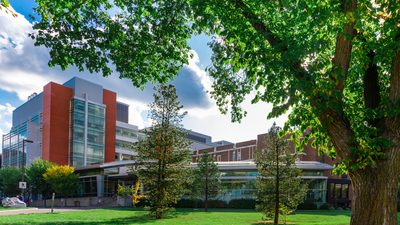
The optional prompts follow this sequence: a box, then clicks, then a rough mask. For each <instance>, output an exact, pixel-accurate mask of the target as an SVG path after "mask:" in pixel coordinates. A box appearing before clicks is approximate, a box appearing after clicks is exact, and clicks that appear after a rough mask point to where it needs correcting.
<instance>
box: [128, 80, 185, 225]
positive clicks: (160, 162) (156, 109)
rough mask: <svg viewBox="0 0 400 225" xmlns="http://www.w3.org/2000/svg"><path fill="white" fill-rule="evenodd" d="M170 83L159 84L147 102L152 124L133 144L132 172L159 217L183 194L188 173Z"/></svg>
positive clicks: (179, 117) (178, 108)
mask: <svg viewBox="0 0 400 225" xmlns="http://www.w3.org/2000/svg"><path fill="white" fill-rule="evenodd" d="M181 109H182V106H181V105H180V103H179V100H178V96H177V95H176V90H175V87H174V86H173V85H161V86H159V87H158V88H157V90H156V93H155V94H154V102H153V103H151V104H150V115H151V116H150V118H151V119H152V121H153V124H152V127H150V128H149V129H147V130H146V131H145V134H146V138H145V139H144V140H142V141H139V143H138V144H137V146H136V151H137V157H136V160H137V164H138V166H137V168H136V170H135V173H136V174H137V176H138V177H139V180H140V181H141V182H142V183H143V185H144V188H145V193H144V194H145V195H146V204H147V206H148V208H149V210H150V212H151V214H152V215H154V216H155V218H156V219H161V218H162V217H163V216H164V215H165V213H166V212H167V211H168V210H170V206H171V205H173V204H175V203H176V202H177V201H178V200H179V199H180V198H181V196H182V194H183V192H184V189H185V184H186V177H187V176H188V174H189V169H188V166H189V162H190V150H189V142H188V140H187V139H186V134H185V132H184V131H183V129H182V125H181V121H182V118H183V117H184V115H185V114H186V112H184V113H182V112H181Z"/></svg>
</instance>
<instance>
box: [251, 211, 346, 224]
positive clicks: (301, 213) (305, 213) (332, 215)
mask: <svg viewBox="0 0 400 225" xmlns="http://www.w3.org/2000/svg"><path fill="white" fill-rule="evenodd" d="M296 215H298V216H313V217H319V216H323V218H324V219H325V220H331V219H332V220H334V218H335V217H336V216H341V217H343V216H346V217H349V218H350V217H351V211H345V210H298V211H296V212H295V213H293V214H290V215H288V216H289V217H290V216H292V217H295V216H296ZM298 220H301V219H300V218H291V219H289V218H288V219H287V220H286V222H284V221H280V222H279V224H288V225H300V224H302V223H303V222H300V221H298ZM269 224H274V222H273V221H272V220H259V221H257V222H255V223H252V224H251V225H269Z"/></svg>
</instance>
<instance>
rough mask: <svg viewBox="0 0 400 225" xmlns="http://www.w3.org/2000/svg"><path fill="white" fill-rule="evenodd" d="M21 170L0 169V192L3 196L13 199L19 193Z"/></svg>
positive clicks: (12, 168)
mask: <svg viewBox="0 0 400 225" xmlns="http://www.w3.org/2000/svg"><path fill="white" fill-rule="evenodd" d="M21 176H22V173H21V170H20V169H18V168H16V167H4V168H1V169H0V191H1V192H2V194H3V195H5V196H8V197H14V196H16V195H17V194H19V193H20V192H21V190H20V189H19V182H20V181H21Z"/></svg>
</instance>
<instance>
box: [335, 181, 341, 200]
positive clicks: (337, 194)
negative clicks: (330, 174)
mask: <svg viewBox="0 0 400 225" xmlns="http://www.w3.org/2000/svg"><path fill="white" fill-rule="evenodd" d="M335 197H336V198H342V185H341V184H335Z"/></svg>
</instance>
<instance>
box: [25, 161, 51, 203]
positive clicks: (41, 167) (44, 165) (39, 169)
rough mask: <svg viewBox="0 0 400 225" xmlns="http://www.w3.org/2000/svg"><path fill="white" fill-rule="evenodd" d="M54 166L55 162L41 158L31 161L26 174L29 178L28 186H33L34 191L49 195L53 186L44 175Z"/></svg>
mask: <svg viewBox="0 0 400 225" xmlns="http://www.w3.org/2000/svg"><path fill="white" fill-rule="evenodd" d="M53 166H54V164H53V163H51V162H49V161H47V160H41V159H39V160H35V161H33V162H32V163H31V166H30V167H29V168H28V169H27V170H26V176H27V180H28V186H30V187H31V188H32V192H33V193H35V194H42V195H43V196H49V194H50V193H51V188H50V185H49V184H48V183H47V182H46V180H45V179H44V176H43V175H44V174H45V173H46V171H47V170H48V169H49V168H51V167H53Z"/></svg>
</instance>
